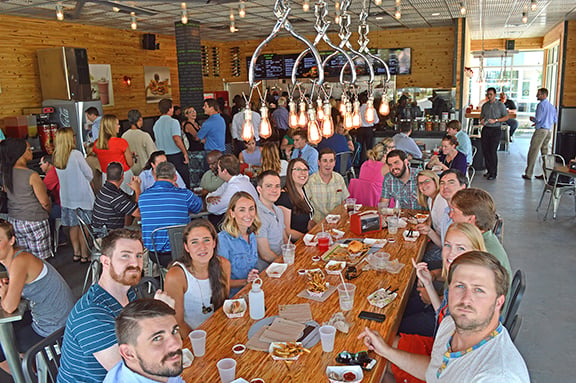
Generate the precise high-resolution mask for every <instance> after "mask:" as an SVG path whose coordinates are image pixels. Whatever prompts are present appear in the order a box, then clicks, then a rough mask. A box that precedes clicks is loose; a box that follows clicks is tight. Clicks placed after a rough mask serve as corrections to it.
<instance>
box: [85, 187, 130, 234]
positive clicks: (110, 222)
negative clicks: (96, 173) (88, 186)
mask: <svg viewBox="0 0 576 383" xmlns="http://www.w3.org/2000/svg"><path fill="white" fill-rule="evenodd" d="M136 208H138V205H136V202H134V201H132V200H131V199H130V197H129V196H128V194H126V193H124V192H123V191H122V190H120V189H119V188H118V187H117V186H116V185H114V184H113V183H111V182H108V181H106V183H105V184H104V185H103V186H102V188H101V189H100V191H99V192H98V194H96V199H95V200H94V210H93V211H92V226H94V227H102V226H104V225H105V226H106V228H107V229H108V230H111V229H119V228H121V227H124V217H125V216H127V215H129V214H132V212H134V210H136Z"/></svg>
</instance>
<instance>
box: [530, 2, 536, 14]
mask: <svg viewBox="0 0 576 383" xmlns="http://www.w3.org/2000/svg"><path fill="white" fill-rule="evenodd" d="M537 8H538V2H537V1H536V0H532V1H531V2H530V10H531V11H532V12H534V11H535V10H536V9H537Z"/></svg>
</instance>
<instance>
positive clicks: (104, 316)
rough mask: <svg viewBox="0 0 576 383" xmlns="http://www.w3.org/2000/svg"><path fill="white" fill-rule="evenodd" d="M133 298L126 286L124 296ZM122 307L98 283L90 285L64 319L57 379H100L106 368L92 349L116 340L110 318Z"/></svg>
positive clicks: (75, 382) (95, 382)
mask: <svg viewBox="0 0 576 383" xmlns="http://www.w3.org/2000/svg"><path fill="white" fill-rule="evenodd" d="M135 299H136V293H135V292H134V290H132V289H130V290H129V291H128V300H129V301H130V302H132V301H133V300H135ZM122 308H123V307H122V305H121V304H120V303H119V302H118V301H117V300H116V298H114V297H113V296H112V295H110V293H108V292H107V291H106V290H104V289H103V288H102V287H101V286H100V285H99V284H95V285H92V286H90V288H89V289H88V292H86V294H84V295H83V296H82V297H81V298H80V300H79V301H78V302H77V303H76V305H74V308H73V309H72V311H71V312H70V315H69V316H68V321H67V322H66V331H65V332H64V342H63V344H62V357H61V359H60V369H59V370H58V380H57V381H58V383H79V382H85V383H100V382H102V381H103V380H104V377H105V376H106V372H107V371H106V369H105V368H104V367H102V365H101V364H100V363H99V362H98V360H96V358H95V357H94V353H96V352H99V351H102V350H106V349H107V348H110V347H112V346H113V345H115V344H116V342H117V341H116V333H115V331H114V320H115V319H116V317H117V316H118V315H119V314H120V311H121V310H122Z"/></svg>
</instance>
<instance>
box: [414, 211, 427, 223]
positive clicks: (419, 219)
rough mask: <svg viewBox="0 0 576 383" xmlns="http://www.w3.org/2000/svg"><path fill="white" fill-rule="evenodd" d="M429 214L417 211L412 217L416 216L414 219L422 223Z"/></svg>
mask: <svg viewBox="0 0 576 383" xmlns="http://www.w3.org/2000/svg"><path fill="white" fill-rule="evenodd" d="M429 216H430V214H421V213H418V214H416V215H415V216H414V218H416V221H418V223H424V222H426V220H427V219H428V217H429Z"/></svg>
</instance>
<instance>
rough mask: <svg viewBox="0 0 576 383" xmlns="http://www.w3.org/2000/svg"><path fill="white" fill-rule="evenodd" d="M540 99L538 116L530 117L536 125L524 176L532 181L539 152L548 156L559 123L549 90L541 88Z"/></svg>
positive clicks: (541, 176) (537, 108)
mask: <svg viewBox="0 0 576 383" xmlns="http://www.w3.org/2000/svg"><path fill="white" fill-rule="evenodd" d="M536 98H538V101H540V102H539V103H538V106H537V107H536V116H535V117H530V121H532V122H533V123H534V128H535V129H534V134H532V139H531V140H530V149H528V159H527V161H528V164H527V165H526V170H525V171H524V174H522V178H524V179H525V180H530V179H532V174H533V173H534V164H535V163H536V160H537V159H538V152H540V153H541V154H542V155H543V156H545V155H547V154H548V144H550V138H551V137H552V127H553V126H554V124H555V123H556V122H558V117H557V115H556V108H555V107H554V105H552V104H551V103H550V101H548V89H546V88H540V89H538V92H537V93H536ZM536 178H538V179H543V178H544V176H543V175H539V176H536Z"/></svg>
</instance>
